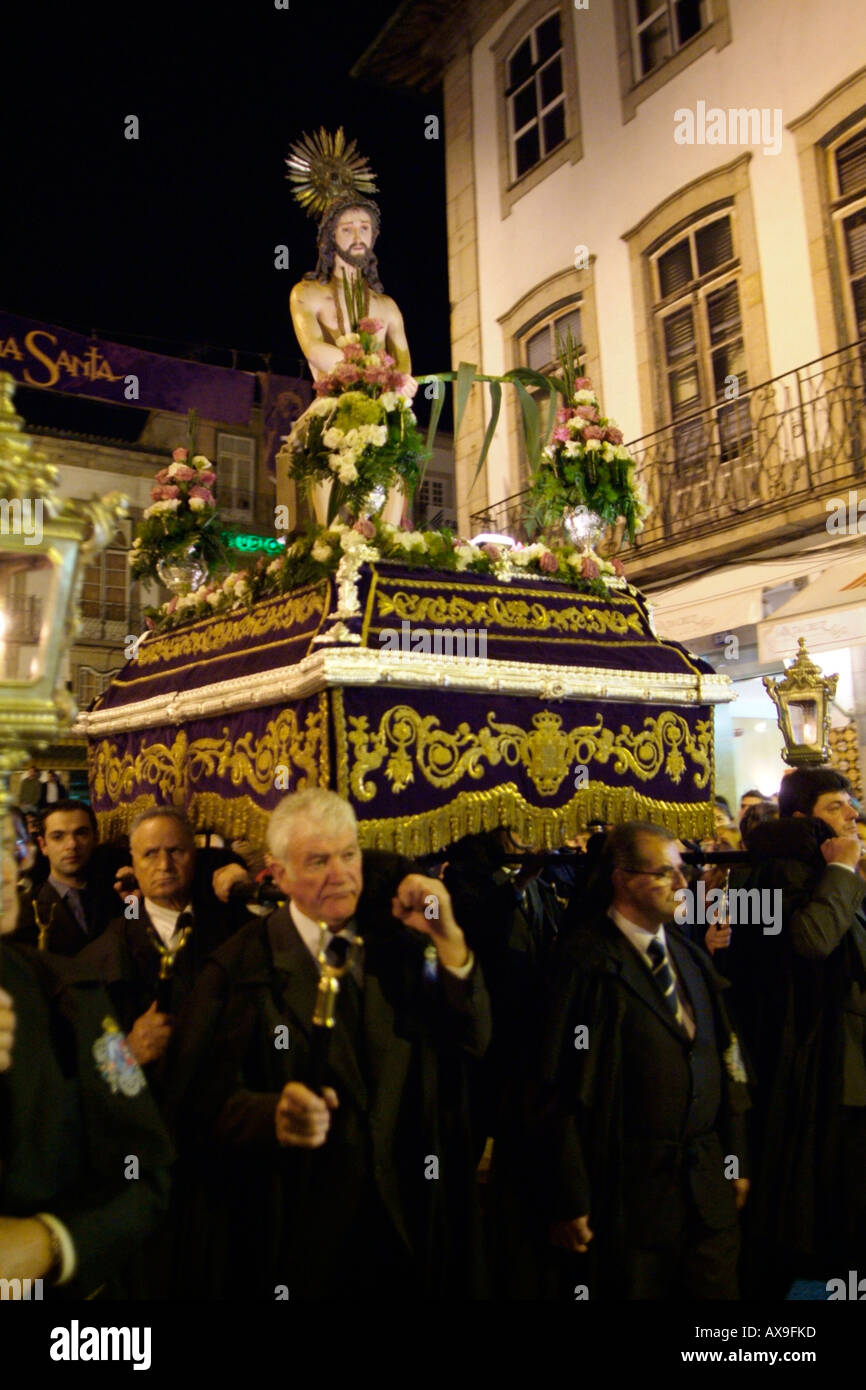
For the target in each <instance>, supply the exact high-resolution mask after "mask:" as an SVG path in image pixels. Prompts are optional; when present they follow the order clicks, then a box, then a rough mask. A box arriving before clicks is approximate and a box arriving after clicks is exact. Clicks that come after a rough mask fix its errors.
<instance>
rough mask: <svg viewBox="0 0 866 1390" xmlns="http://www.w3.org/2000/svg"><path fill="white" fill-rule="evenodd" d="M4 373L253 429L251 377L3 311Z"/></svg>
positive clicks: (0, 363) (0, 365)
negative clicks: (87, 335)
mask: <svg viewBox="0 0 866 1390" xmlns="http://www.w3.org/2000/svg"><path fill="white" fill-rule="evenodd" d="M0 371H6V372H9V373H11V375H12V376H14V378H15V380H16V381H20V382H21V383H22V384H23V385H24V386H41V387H44V388H45V389H46V390H50V391H70V392H72V393H74V394H76V395H79V396H93V397H95V398H96V399H97V400H101V401H111V402H112V403H113V404H114V405H138V406H143V407H144V408H145V409H148V410H170V411H173V412H175V413H176V414H178V415H185V414H186V413H187V412H188V411H190V410H195V411H197V412H198V414H199V415H200V416H201V417H202V418H203V419H205V420H214V421H217V422H218V423H220V424H226V425H246V424H249V419H250V408H251V406H252V404H253V394H254V391H255V384H256V379H255V376H254V375H253V373H252V372H237V371H232V370H231V368H229V367H211V366H207V365H205V364H204V363H202V362H186V361H183V360H182V359H181V358H179V357H163V356H161V355H160V354H159V353H155V352H142V351H141V350H140V349H139V348H131V347H125V346H123V345H122V344H120V343H109V342H106V341H105V340H104V339H102V338H92V337H91V338H85V337H84V335H83V334H81V333H72V332H70V331H69V329H66V328H58V327H57V326H56V325H55V324H48V323H39V322H38V321H37V320H36V319H25V318H20V317H19V316H18V315H17V314H8V313H6V312H5V310H0Z"/></svg>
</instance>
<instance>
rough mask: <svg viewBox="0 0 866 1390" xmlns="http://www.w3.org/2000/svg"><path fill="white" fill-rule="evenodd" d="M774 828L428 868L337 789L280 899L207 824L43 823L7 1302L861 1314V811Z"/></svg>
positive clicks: (13, 956)
mask: <svg viewBox="0 0 866 1390" xmlns="http://www.w3.org/2000/svg"><path fill="white" fill-rule="evenodd" d="M737 820H738V823H737V824H736V825H735V824H734V818H733V817H732V815H731V812H730V809H729V807H728V806H727V804H726V803H724V802H722V801H721V800H720V801H719V802H717V805H716V831H715V835H714V837H713V838H712V839H711V840H708V841H704V842H702V843H701V844H689V843H684V842H681V841H678V840H677V839H675V837H674V836H673V834H672V833H671V832H670V831H668V830H666V829H665V828H664V827H663V826H661V825H658V824H655V823H652V822H649V821H641V822H631V823H628V824H624V825H618V826H606V827H605V826H596V827H593V828H591V832H590V833H588V834H587V836H585V837H582V839H581V841H580V842H579V843H576V844H575V845H573V846H572V847H570V848H569V849H568V850H566V851H563V852H559V853H541V852H538V851H537V849H536V848H535V847H533V846H532V845H528V844H526V843H523V842H522V841H521V840H520V838H519V837H518V836H517V834H516V833H515V832H514V831H513V830H505V829H503V830H500V831H495V832H490V833H487V834H483V835H474V836H467V837H465V838H464V839H463V840H460V841H458V842H456V843H455V844H453V845H452V846H450V847H449V848H448V850H447V851H445V852H443V853H442V854H441V855H439V856H437V857H435V858H431V859H429V860H428V861H426V862H424V863H413V862H410V861H409V860H407V859H405V858H403V857H401V856H399V855H396V854H390V853H385V852H376V851H363V852H362V850H361V849H360V847H359V843H358V827H357V823H356V820H355V816H354V812H353V811H352V809H351V807H350V806H349V805H348V803H347V802H345V801H343V800H342V799H341V798H340V797H339V796H337V795H336V793H334V792H330V791H325V790H323V789H312V790H308V791H304V792H299V793H295V794H292V795H288V796H286V797H285V798H284V799H283V800H282V801H281V803H280V804H279V805H278V807H277V808H276V810H275V811H274V812H273V814H272V816H271V818H270V823H269V827H268V832H267V847H266V850H265V851H264V857H263V859H262V860H261V863H259V862H258V861H255V862H254V861H253V860H252V858H251V857H250V856H249V855H247V856H246V858H245V857H244V855H241V854H239V853H238V852H237V847H234V848H231V847H222V848H215V847H213V846H212V845H206V846H204V847H203V846H201V845H197V843H196V836H195V834H194V832H193V829H192V827H191V826H190V825H189V823H188V822H187V820H186V819H185V817H184V815H183V813H182V812H180V811H178V810H175V809H173V808H171V807H153V808H151V809H149V810H146V811H143V812H142V813H141V814H139V815H138V816H137V817H136V818H135V820H134V821H133V823H132V825H131V828H130V833H129V838H128V842H124V843H122V844H117V845H102V844H99V843H98V835H97V827H96V821H95V818H94V816H93V813H92V811H91V810H90V808H89V807H88V806H87V805H86V804H84V803H82V802H77V801H72V800H69V799H67V798H60V799H57V800H52V801H50V802H48V803H46V804H45V805H44V806H43V807H42V810H41V813H40V819H39V826H38V833H37V834H36V836H35V838H34V837H32V836H31V835H30V833H29V832H28V828H27V824H26V821H25V819H24V817H23V816H22V815H21V814H20V813H18V812H13V813H12V814H11V815H10V817H9V818H8V824H7V826H6V832H5V837H4V856H3V871H4V897H3V902H4V913H3V933H4V934H3V936H2V938H0V1280H2V1281H3V1284H2V1288H3V1289H13V1288H15V1287H17V1286H18V1285H16V1281H19V1282H20V1281H32V1280H36V1279H41V1280H43V1281H44V1283H45V1284H46V1285H51V1286H56V1287H57V1288H58V1290H60V1291H63V1292H65V1293H67V1294H71V1295H72V1296H76V1297H90V1296H94V1295H96V1294H97V1293H101V1294H102V1296H106V1297H126V1298H137V1299H169V1300H186V1299H200V1298H206V1299H227V1298H233V1299H234V1298H254V1299H280V1298H288V1297H291V1298H293V1299H296V1298H301V1299H324V1298H331V1299H333V1298H334V1297H335V1296H339V1295H340V1294H344V1295H349V1296H351V1297H352V1298H353V1299H357V1298H359V1297H360V1298H362V1299H364V1298H381V1297H388V1298H390V1299H398V1300H405V1299H414V1298H416V1297H417V1295H418V1294H426V1295H427V1296H428V1297H435V1298H437V1299H438V1298H457V1299H463V1298H479V1299H485V1298H487V1299H489V1298H493V1299H497V1298H499V1299H502V1298H507V1299H537V1300H558V1299H563V1298H567V1299H568V1300H569V1301H574V1300H575V1299H583V1298H586V1299H590V1300H598V1299H666V1298H683V1297H685V1298H692V1299H717V1298H723V1299H737V1298H741V1297H745V1298H765V1299H766V1298H771V1299H772V1298H779V1299H781V1298H784V1297H785V1295H786V1292H787V1291H788V1289H789V1287H790V1286H791V1284H792V1281H794V1280H796V1279H809V1280H813V1281H819V1282H820V1281H824V1282H827V1281H829V1280H830V1279H833V1278H839V1277H842V1278H845V1277H847V1274H848V1271H849V1270H852V1269H853V1270H856V1269H857V1268H858V1266H859V1262H860V1259H861V1257H862V1255H863V1254H864V1249H863V1247H864V1241H866V1165H864V1158H866V929H864V927H866V919H864V915H863V903H864V899H866V878H864V877H863V874H862V870H861V865H862V862H863V861H862V846H861V841H860V838H859V832H858V824H859V808H858V806H857V805H856V803H855V802H854V800H853V799H852V796H851V791H850V787H849V784H848V783H847V782H846V779H845V778H844V777H843V776H842V775H841V774H840V773H837V772H835V771H833V770H832V769H829V768H818V769H799V770H795V771H792V772H791V773H789V774H788V775H786V776H785V778H784V779H783V781H782V785H781V787H780V789H779V792H778V797H763V796H762V795H761V794H760V792H758V791H749V792H746V793H745V794H744V796H743V797H742V798H741V802H740V806H739V814H738V818H737ZM262 881H264V883H265V886H266V891H265V892H264V893H263V892H262ZM699 886H700V888H701V891H700V892H698V891H697V889H698V887H699ZM735 895H736V905H737V911H733V910H731V908H732V900H734V898H735ZM263 897H264V898H266V899H268V901H265V902H263V901H261V899H262V898H263ZM686 898H689V899H690V901H691V903H692V906H693V907H694V904H695V903H697V904H710V903H713V904H714V905H715V906H714V908H713V909H712V910H711V909H710V908H709V907H706V908H703V907H702V908H701V910H699V911H694V910H692V911H690V912H689V913H688V914H684V913H683V911H682V910H681V909H682V905H683V902H684V901H685V899H686ZM329 992H330V995H329ZM328 997H330V1007H331V1010H332V1012H331V1013H330V1015H329V1016H328V1017H327V1018H324V1016H323V1014H322V1012H321V1010H322V1007H323V1006H322V1000H323V999H325V1000H326V1001H327V998H328ZM20 1286H21V1287H24V1284H23V1283H20Z"/></svg>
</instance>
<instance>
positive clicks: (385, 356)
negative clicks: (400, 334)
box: [382, 352, 394, 367]
mask: <svg viewBox="0 0 866 1390" xmlns="http://www.w3.org/2000/svg"><path fill="white" fill-rule="evenodd" d="M393 365H394V358H393V357H392V356H391V354H390V352H383V353H382V366H383V367H393Z"/></svg>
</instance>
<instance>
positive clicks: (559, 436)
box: [553, 425, 571, 444]
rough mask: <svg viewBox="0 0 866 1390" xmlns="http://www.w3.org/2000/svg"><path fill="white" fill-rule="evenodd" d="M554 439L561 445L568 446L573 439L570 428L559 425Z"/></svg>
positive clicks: (554, 433)
mask: <svg viewBox="0 0 866 1390" xmlns="http://www.w3.org/2000/svg"><path fill="white" fill-rule="evenodd" d="M553 438H554V439H556V440H557V441H558V442H559V443H560V444H567V443H568V441H569V439H570V438H571V432H570V430H569V428H568V426H567V425H557V427H556V429H555V430H554V431H553Z"/></svg>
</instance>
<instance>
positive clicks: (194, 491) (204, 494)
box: [189, 487, 214, 507]
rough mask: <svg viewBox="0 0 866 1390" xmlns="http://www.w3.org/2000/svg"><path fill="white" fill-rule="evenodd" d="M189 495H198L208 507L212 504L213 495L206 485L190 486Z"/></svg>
mask: <svg viewBox="0 0 866 1390" xmlns="http://www.w3.org/2000/svg"><path fill="white" fill-rule="evenodd" d="M189 495H190V497H200V498H201V500H202V501H203V502H206V503H207V504H208V506H209V507H210V506H212V505H213V500H214V496H213V493H212V492H211V490H210V488H208V487H191V488H190V490H189Z"/></svg>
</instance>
